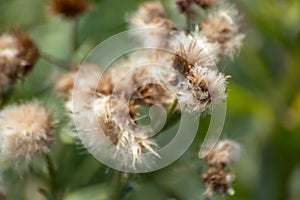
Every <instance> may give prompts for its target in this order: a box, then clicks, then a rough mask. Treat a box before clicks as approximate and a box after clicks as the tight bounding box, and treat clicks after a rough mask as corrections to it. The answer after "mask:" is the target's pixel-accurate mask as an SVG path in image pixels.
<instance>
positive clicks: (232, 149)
mask: <svg viewBox="0 0 300 200" xmlns="http://www.w3.org/2000/svg"><path fill="white" fill-rule="evenodd" d="M239 157H240V146H239V145H238V144H237V143H236V142H234V141H231V140H221V141H219V142H218V143H217V144H216V145H215V146H214V148H213V149H212V150H211V151H210V152H209V153H208V154H207V155H206V156H205V160H206V162H207V163H208V164H209V165H220V166H228V165H230V164H233V163H236V162H237V161H238V160H239Z"/></svg>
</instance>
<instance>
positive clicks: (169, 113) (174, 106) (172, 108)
mask: <svg viewBox="0 0 300 200" xmlns="http://www.w3.org/2000/svg"><path fill="white" fill-rule="evenodd" d="M177 104H178V99H177V97H175V98H174V99H173V102H172V104H171V105H170V106H169V108H168V111H167V121H166V122H168V121H169V119H170V118H171V117H172V115H173V112H174V110H175V109H176V106H177Z"/></svg>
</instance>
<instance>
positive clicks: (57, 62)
mask: <svg viewBox="0 0 300 200" xmlns="http://www.w3.org/2000/svg"><path fill="white" fill-rule="evenodd" d="M40 57H41V58H43V59H44V60H46V61H47V62H49V63H52V64H54V65H56V66H59V67H61V68H63V69H66V70H69V69H70V68H71V67H72V65H71V64H70V63H67V62H65V61H63V60H60V59H57V58H54V57H52V56H50V55H48V54H45V53H40Z"/></svg>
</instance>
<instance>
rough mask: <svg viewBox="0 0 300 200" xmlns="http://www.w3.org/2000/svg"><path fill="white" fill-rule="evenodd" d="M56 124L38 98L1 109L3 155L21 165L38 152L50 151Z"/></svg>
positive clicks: (0, 131)
mask: <svg viewBox="0 0 300 200" xmlns="http://www.w3.org/2000/svg"><path fill="white" fill-rule="evenodd" d="M53 127H54V123H53V121H52V117H51V115H50V114H49V113H48V111H47V110H46V109H45V108H44V107H42V106H40V105H39V104H38V103H36V102H34V103H26V104H21V105H13V106H8V107H6V108H4V110H2V111H1V112H0V133H1V134H0V138H1V144H0V150H1V156H2V158H3V159H4V160H6V161H8V162H12V163H15V165H16V166H17V167H20V165H21V164H22V165H25V166H26V165H27V164H28V163H29V161H30V160H31V159H32V158H34V157H36V156H37V155H39V154H43V153H48V152H49V150H50V145H51V144H52V142H53V134H52V130H53Z"/></svg>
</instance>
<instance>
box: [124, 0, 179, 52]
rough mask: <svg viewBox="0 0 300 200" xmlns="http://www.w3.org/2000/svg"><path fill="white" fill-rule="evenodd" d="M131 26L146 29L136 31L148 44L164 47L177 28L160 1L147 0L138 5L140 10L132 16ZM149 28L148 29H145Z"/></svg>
mask: <svg viewBox="0 0 300 200" xmlns="http://www.w3.org/2000/svg"><path fill="white" fill-rule="evenodd" d="M129 23H130V26H131V28H140V29H141V28H142V29H144V30H141V31H138V30H137V32H136V33H134V34H135V35H136V36H138V37H139V39H140V40H141V41H142V42H143V43H144V44H145V45H146V46H155V47H164V46H167V43H168V39H169V37H170V36H171V35H172V30H176V29H177V28H176V25H175V23H174V22H173V21H171V20H169V19H168V18H167V16H166V13H165V9H164V8H163V6H162V4H161V3H159V2H146V3H143V4H141V5H140V6H139V7H138V10H137V11H136V12H135V13H133V14H132V15H131V16H130V19H129ZM145 29H147V30H145Z"/></svg>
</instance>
